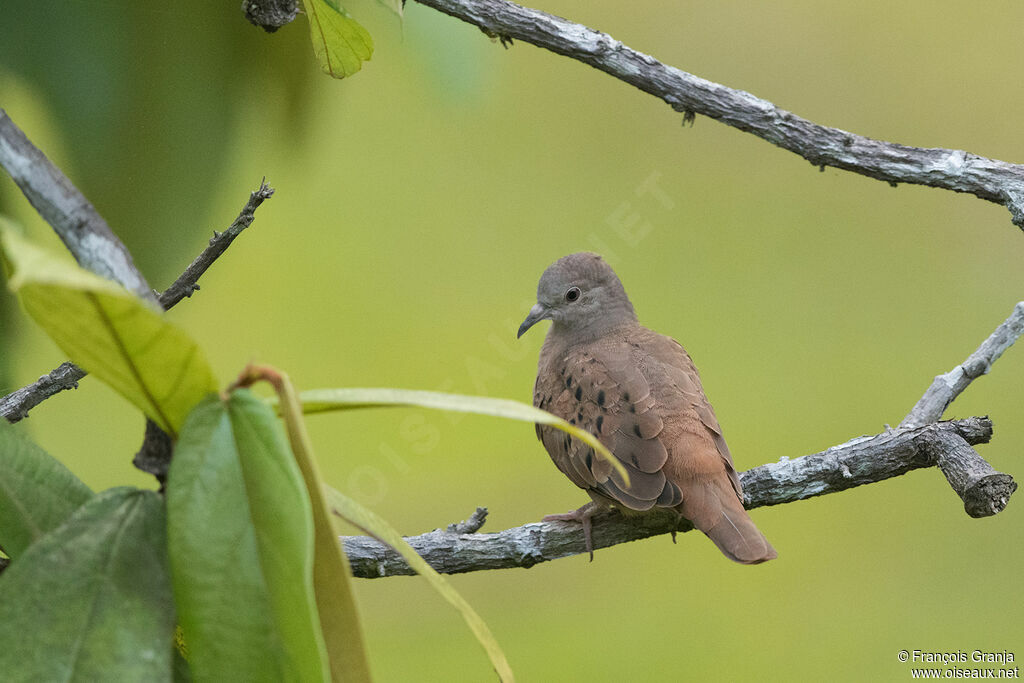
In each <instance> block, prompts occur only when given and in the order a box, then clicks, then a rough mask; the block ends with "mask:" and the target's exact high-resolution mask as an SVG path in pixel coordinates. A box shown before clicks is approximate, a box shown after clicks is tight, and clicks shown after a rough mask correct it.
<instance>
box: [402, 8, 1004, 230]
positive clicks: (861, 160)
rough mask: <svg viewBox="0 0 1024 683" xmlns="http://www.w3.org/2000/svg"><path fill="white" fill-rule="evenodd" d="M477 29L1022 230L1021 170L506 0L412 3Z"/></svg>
mask: <svg viewBox="0 0 1024 683" xmlns="http://www.w3.org/2000/svg"><path fill="white" fill-rule="evenodd" d="M416 1H417V2H419V3H420V4H421V5H426V6H427V7H432V8H434V9H436V10H438V11H440V12H444V13H445V14H448V15H450V16H453V17H456V18H458V19H461V20H462V21H465V22H467V23H470V24H473V25H475V26H478V27H479V28H480V29H481V30H483V32H484V33H486V34H487V35H489V36H491V37H497V38H501V40H502V43H503V44H507V43H510V42H511V40H510V39H512V38H514V39H516V40H522V41H524V42H527V43H532V44H533V45H536V46H537V47H542V48H545V49H547V50H550V51H552V52H555V53H557V54H560V55H564V56H566V57H571V58H572V59H575V60H577V61H580V62H583V63H584V64H588V65H590V66H592V67H594V68H595V69H599V70H600V71H603V72H605V73H607V74H609V75H611V76H613V77H615V78H617V79H619V80H621V81H624V82H626V83H629V84H630V85H633V86H635V87H637V88H639V89H640V90H642V91H644V92H646V93H648V94H651V95H654V96H655V97H657V98H659V99H661V100H664V101H665V102H666V103H667V104H668V105H669V106H671V107H672V108H673V109H675V110H676V111H679V112H683V114H684V119H683V120H684V122H686V121H692V120H693V117H694V115H695V114H703V115H704V116H707V117H710V118H712V119H716V120H718V121H721V122H722V123H724V124H726V125H729V126H732V127H734V128H738V129H739V130H742V131H744V132H747V133H752V134H754V135H756V136H758V137H760V138H762V139H764V140H767V141H768V142H770V143H772V144H773V145H777V146H779V147H782V148H783V149H786V150H789V151H790V152H793V153H794V154H799V155H800V156H802V157H803V158H804V159H807V160H808V161H809V162H811V163H812V164H813V165H815V166H819V167H820V168H821V169H822V170H824V168H825V166H832V167H834V168H839V169H842V170H845V171H852V172H854V173H859V174H861V175H865V176H868V177H870V178H875V179H877V180H883V181H886V182H888V183H891V184H893V185H896V184H897V183H911V184H915V185H927V186H929V187H938V188H943V189H947V190H952V191H954V192H964V193H968V194H973V195H975V196H977V197H980V198H981V199H986V200H988V201H990V202H995V203H996V204H1001V205H1003V206H1005V207H1007V208H1008V209H1009V210H1010V214H1011V218H1012V220H1013V222H1014V223H1015V224H1016V225H1017V226H1019V227H1021V228H1024V166H1021V165H1018V164H1011V163H1007V162H1005V161H999V160H996V159H988V158H985V157H982V156H978V155H976V154H970V153H968V152H965V151H962V150H950V149H940V148H919V147H907V146H905V145H899V144H896V143H892V142H885V141H882V140H873V139H871V138H867V137H864V136H861V135H856V134H854V133H848V132H846V131H844V130H840V129H838V128H829V127H827V126H821V125H818V124H816V123H813V122H811V121H808V120H807V119H804V118H801V117H799V116H797V115H796V114H793V113H791V112H788V111H785V110H783V109H780V108H779V107H777V106H776V105H774V104H772V103H771V102H769V101H767V100H763V99H761V98H759V97H756V96H755V95H752V94H750V93H748V92H744V91H742V90H734V89H732V88H728V87H726V86H724V85H720V84H718V83H713V82H711V81H707V80H705V79H703V78H700V77H698V76H694V75H692V74H689V73H686V72H685V71H681V70H680V69H677V68H675V67H672V66H668V65H666V64H662V63H661V62H659V61H658V60H657V59H655V58H654V57H651V56H650V55H646V54H644V53H642V52H638V51H636V50H634V49H632V48H630V47H628V46H627V45H624V44H622V43H621V42H619V41H618V40H616V39H614V38H612V37H611V36H609V35H607V34H605V33H601V32H600V31H595V30H594V29H591V28H587V27H586V26H583V25H580V24H576V23H573V22H571V21H567V20H566V19H562V18H561V17H557V16H554V15H551V14H548V13H546V12H541V11H539V10H535V9H530V8H527V7H522V6H520V5H517V4H515V3H513V2H508V1H507V0H416Z"/></svg>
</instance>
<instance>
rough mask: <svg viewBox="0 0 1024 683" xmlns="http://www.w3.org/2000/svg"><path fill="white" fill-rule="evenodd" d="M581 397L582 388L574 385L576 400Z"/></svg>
mask: <svg viewBox="0 0 1024 683" xmlns="http://www.w3.org/2000/svg"><path fill="white" fill-rule="evenodd" d="M582 397H583V390H582V389H580V385H578V384H577V385H576V400H577V401H578V400H580V399H581V398H582Z"/></svg>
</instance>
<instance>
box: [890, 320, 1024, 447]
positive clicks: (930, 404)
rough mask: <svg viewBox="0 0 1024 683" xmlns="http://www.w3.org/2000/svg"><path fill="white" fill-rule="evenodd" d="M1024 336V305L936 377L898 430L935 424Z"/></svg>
mask: <svg viewBox="0 0 1024 683" xmlns="http://www.w3.org/2000/svg"><path fill="white" fill-rule="evenodd" d="M1022 333H1024V301H1021V302H1019V303H1018V304H1017V305H1016V306H1014V308H1013V313H1011V314H1010V317H1009V318H1007V319H1006V320H1004V321H1003V323H1002V324H1001V325H1000V326H999V327H997V328H996V330H995V332H993V333H992V334H990V335H989V337H988V339H986V340H985V341H983V342H982V343H981V346H979V347H978V348H977V350H976V351H975V352H974V353H972V354H971V355H970V356H968V357H967V360H965V361H964V362H963V363H961V364H960V365H958V366H956V367H955V368H953V369H952V370H950V371H949V372H947V373H946V374H944V375H938V376H937V377H936V378H935V380H934V381H933V382H932V384H931V386H930V387H928V389H927V391H925V392H924V396H922V397H921V399H920V400H919V401H918V402H917V404H916V405H915V406H914V407H913V409H911V411H910V413H909V414H908V415H907V416H906V417H905V418H903V422H901V423H900V427H917V426H919V425H923V424H928V423H929V422H935V421H936V420H938V419H939V418H941V417H942V414H943V413H944V412H946V408H947V407H949V404H950V403H952V402H953V399H955V398H956V397H957V396H959V395H960V393H961V392H962V391H963V390H964V389H966V388H967V385H969V384H970V383H971V382H972V381H974V380H975V379H977V378H978V377H981V376H982V375H985V374H988V371H989V368H991V367H992V364H993V363H995V362H996V360H997V359H998V358H999V357H1000V356H1001V355H1003V352H1004V351H1006V349H1008V348H1010V347H1011V346H1012V345H1013V343H1014V342H1015V341H1017V338H1018V337H1020V335H1021V334H1022Z"/></svg>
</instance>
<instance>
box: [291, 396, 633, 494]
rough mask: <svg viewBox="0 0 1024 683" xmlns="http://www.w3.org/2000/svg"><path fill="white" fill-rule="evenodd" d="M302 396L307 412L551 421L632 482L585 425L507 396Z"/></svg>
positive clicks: (546, 422)
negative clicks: (387, 409) (416, 410)
mask: <svg viewBox="0 0 1024 683" xmlns="http://www.w3.org/2000/svg"><path fill="white" fill-rule="evenodd" d="M299 400H300V401H302V410H303V411H304V412H306V413H322V412H327V411H331V410H349V409H352V408H375V407H382V406H419V407H421V408H434V409H437V410H451V411H455V412H460V413H475V414H477V415H492V416H494V417H504V418H508V419H511V420H522V421H524V422H534V423H537V424H543V425H550V426H552V427H554V428H555V429H559V430H561V431H563V432H565V433H566V434H569V435H571V436H573V437H575V438H577V439H579V440H580V441H582V442H583V443H585V444H587V445H588V446H590V447H591V448H593V449H594V452H595V453H597V454H598V456H599V457H601V458H604V459H605V460H607V461H608V462H609V463H611V465H612V467H614V468H615V470H616V471H617V472H618V473H619V474H620V475H621V476H622V478H623V480H624V481H625V483H626V485H627V486H628V485H629V473H628V472H626V468H625V467H623V466H622V463H621V462H619V460H618V458H616V457H614V456H613V455H612V454H611V451H609V450H608V449H607V448H605V446H604V445H603V444H602V443H601V442H600V441H598V440H597V437H595V436H594V435H593V434H591V433H590V432H588V431H586V430H585V429H580V428H579V427H576V426H574V425H571V424H569V423H568V422H566V421H565V420H563V419H562V418H560V417H556V416H555V415H552V414H551V413H549V412H547V411H546V410H541V409H540V408H535V407H533V406H531V405H527V404H525V403H520V402H519V401H512V400H510V399H505V398H487V397H484V396H464V395H462V394H444V393H440V392H436V391H417V390H414V389H389V388H373V389H314V390H311V391H303V392H301V393H300V394H299Z"/></svg>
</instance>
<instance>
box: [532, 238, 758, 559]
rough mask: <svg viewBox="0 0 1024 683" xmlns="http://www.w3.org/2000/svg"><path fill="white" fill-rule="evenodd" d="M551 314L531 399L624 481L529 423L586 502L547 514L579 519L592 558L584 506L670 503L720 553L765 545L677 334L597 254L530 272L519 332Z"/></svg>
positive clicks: (742, 554)
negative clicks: (576, 430) (532, 285)
mask: <svg viewBox="0 0 1024 683" xmlns="http://www.w3.org/2000/svg"><path fill="white" fill-rule="evenodd" d="M541 320H550V321H551V328H550V329H549V330H548V334H547V337H546V338H545V340H544V346H543V347H542V348H541V352H540V362H539V363H538V368H537V382H536V385H535V388H534V392H533V404H534V405H535V406H537V407H538V408H542V409H544V410H548V411H550V412H552V413H554V414H555V415H557V416H559V417H561V418H563V419H565V420H567V421H569V422H570V423H572V424H575V425H577V426H579V427H582V428H583V429H586V430H587V431H589V432H590V433H591V434H593V435H594V436H595V437H597V439H599V440H600V441H601V443H602V444H604V445H605V446H607V447H608V449H609V450H610V451H611V452H612V454H614V456H615V457H616V458H617V459H618V460H619V461H621V463H622V464H623V465H624V466H625V468H626V471H627V472H628V474H629V484H628V485H627V484H626V483H625V480H624V479H623V478H622V476H621V475H620V474H619V473H618V472H617V471H616V470H615V469H613V468H612V466H611V464H610V463H609V462H607V461H606V460H603V459H601V458H600V457H598V456H597V455H596V454H595V453H594V451H593V449H591V448H590V447H588V446H587V445H586V444H584V443H583V442H581V441H579V440H577V439H574V438H572V437H570V436H567V435H566V434H565V433H563V432H561V431H558V430H556V429H554V428H553V427H549V426H544V425H537V437H538V438H539V439H540V440H541V442H542V443H543V444H544V447H545V448H546V449H547V451H548V454H550V455H551V459H552V460H553V461H554V462H555V465H556V466H557V467H558V469H560V470H561V471H562V472H563V473H564V474H565V475H566V476H567V477H569V479H571V480H572V482H573V483H574V484H576V485H577V486H579V487H580V488H582V489H584V490H585V491H586V492H587V493H588V494H590V497H591V498H592V499H593V501H592V502H590V503H588V504H587V505H584V506H583V507H581V508H580V509H578V510H576V511H575V512H570V513H567V514H563V515H548V516H547V517H545V518H544V519H545V521H548V520H552V519H558V520H576V521H579V522H581V523H582V524H583V531H584V535H585V538H586V543H587V549H588V550H590V551H591V559H593V544H592V542H591V538H590V517H591V515H593V514H594V512H595V511H597V510H598V509H600V508H601V507H606V506H608V505H611V506H614V507H618V508H620V509H622V510H623V511H625V512H627V513H628V512H629V511H640V512H642V511H646V510H651V509H652V508H655V507H664V508H672V509H674V510H676V511H677V512H678V514H680V515H681V516H682V517H685V518H686V519H688V520H690V522H692V523H693V525H694V526H695V527H697V528H698V529H700V530H701V531H703V532H704V533H705V534H707V536H708V537H709V538H710V539H711V540H712V541H714V542H715V545H717V546H718V548H719V549H720V550H721V551H722V552H723V553H724V554H725V555H726V557H728V558H730V559H732V560H735V561H736V562H741V563H743V564H756V563H759V562H764V561H766V560H771V559H773V558H774V557H776V553H775V549H774V548H772V546H771V544H770V543H769V542H768V540H767V539H766V538H765V537H764V535H763V534H762V533H761V532H760V531H759V530H758V528H757V527H756V526H754V522H753V521H752V520H751V519H750V516H749V515H748V514H747V511H746V510H744V509H743V492H742V489H741V487H740V480H739V477H738V476H737V475H736V470H735V469H734V468H733V464H732V456H731V455H730V454H729V448H728V446H726V444H725V439H724V438H723V437H722V430H721V428H720V427H719V426H718V420H717V419H716V418H715V413H714V411H713V410H712V409H711V404H710V403H708V400H707V397H705V396H704V389H703V388H702V387H701V383H700V376H699V375H698V374H697V368H696V367H694V365H693V361H692V360H690V356H689V354H687V353H686V351H685V350H684V349H683V347H682V346H681V345H680V344H679V342H677V341H676V340H674V339H672V338H670V337H666V336H663V335H660V334H658V333H657V332H653V331H651V330H649V329H647V328H646V327H644V326H643V325H641V324H640V323H639V322H637V317H636V313H635V312H634V311H633V305H632V304H631V303H630V301H629V297H628V296H626V291H625V289H623V287H622V283H621V282H619V278H618V277H617V276H616V275H615V273H614V271H612V269H611V268H610V267H609V266H608V264H606V263H605V262H604V261H603V260H602V259H601V257H600V256H598V255H597V254H590V253H579V254H570V255H569V256H566V257H564V258H561V259H559V260H558V261H556V262H555V263H553V264H552V265H551V266H549V267H548V269H547V270H545V271H544V274H543V275H542V276H541V278H540V283H539V284H538V285H537V304H536V305H535V306H534V307H533V308H531V309H530V314H529V315H528V316H527V317H526V320H524V321H523V324H522V325H521V326H520V327H519V334H518V336H522V335H523V333H524V332H526V331H527V330H528V329H530V328H531V327H532V326H533V325H535V324H536V323H538V322H540V321H541Z"/></svg>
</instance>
